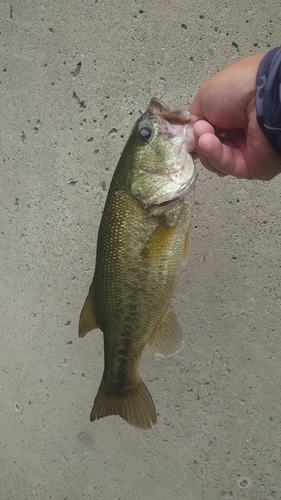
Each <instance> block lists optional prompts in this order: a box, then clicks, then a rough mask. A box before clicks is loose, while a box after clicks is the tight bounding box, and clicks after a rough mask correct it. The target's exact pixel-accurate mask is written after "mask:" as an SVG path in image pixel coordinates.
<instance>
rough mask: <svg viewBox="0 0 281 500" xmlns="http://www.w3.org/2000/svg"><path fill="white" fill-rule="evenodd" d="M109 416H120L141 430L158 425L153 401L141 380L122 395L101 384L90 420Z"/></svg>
mask: <svg viewBox="0 0 281 500" xmlns="http://www.w3.org/2000/svg"><path fill="white" fill-rule="evenodd" d="M108 415H120V417H122V418H124V419H125V420H126V421H127V422H128V423H129V424H131V425H134V426H135V427H139V428H141V429H151V427H152V425H151V424H156V421H157V416H156V410H155V405H154V402H153V399H152V397H151V394H150V392H149V390H148V388H147V387H146V385H145V384H144V382H143V381H142V380H141V379H139V382H138V383H137V384H136V385H135V386H134V387H133V388H131V389H127V390H124V391H123V392H121V393H116V392H114V391H111V390H110V389H109V387H108V386H107V385H106V384H105V383H104V382H103V381H102V382H101V385H100V388H99V390H98V393H97V395H96V399H95V402H94V406H93V409H92V413H91V417H90V420H91V421H93V420H95V419H96V418H97V419H99V418H103V417H106V416H108Z"/></svg>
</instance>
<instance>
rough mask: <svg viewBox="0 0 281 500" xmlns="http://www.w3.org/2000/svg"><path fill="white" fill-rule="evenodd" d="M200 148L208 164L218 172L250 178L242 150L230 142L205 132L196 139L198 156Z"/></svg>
mask: <svg viewBox="0 0 281 500" xmlns="http://www.w3.org/2000/svg"><path fill="white" fill-rule="evenodd" d="M200 150H201V151H202V152H203V155H204V156H205V158H206V160H207V161H208V163H209V166H211V167H212V168H213V169H215V170H217V171H219V172H220V173H223V174H225V175H234V176H235V177H238V178H241V179H250V178H251V176H250V174H249V170H248V167H247V162H246V160H245V157H244V154H243V152H242V151H241V149H239V148H236V147H235V146H234V144H232V143H231V142H225V143H223V142H221V141H220V139H219V138H218V137H216V136H215V135H214V134H211V133H206V134H203V135H201V136H200V137H199V139H198V156H199V158H200V154H199V152H200ZM205 166H206V165H205ZM207 168H208V167H207Z"/></svg>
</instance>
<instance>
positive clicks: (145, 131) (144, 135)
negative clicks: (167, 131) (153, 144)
mask: <svg viewBox="0 0 281 500" xmlns="http://www.w3.org/2000/svg"><path fill="white" fill-rule="evenodd" d="M153 132H154V130H153V129H152V128H150V127H142V128H141V129H140V130H139V140H140V142H142V143H143V144H148V143H149V142H150V141H151V139H152V138H153V136H154V133H153Z"/></svg>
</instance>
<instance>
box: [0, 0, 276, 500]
mask: <svg viewBox="0 0 281 500" xmlns="http://www.w3.org/2000/svg"><path fill="white" fill-rule="evenodd" d="M0 17H1V25H0V40H1V67H0V82H1V83H0V93H1V120H0V140H1V264H2V266H1V339H0V360H1V372H0V373H1V375H0V382H1V398H0V405H1V412H0V428H1V434H0V443H1V447H0V450H1V451H0V453H1V468H0V496H1V499H3V500H4V499H5V500H26V499H28V500H29V499H32V498H34V499H36V500H38V499H42V500H47V499H52V500H66V499H67V500H78V499H79V500H82V499H85V500H91V499H96V498H97V499H100V498H102V499H104V500H107V499H108V500H111V499H120V500H131V499H132V500H145V499H152V500H171V499H172V500H178V499H183V500H216V499H223V500H234V499H235V500H236V499H250V500H271V499H272V500H273V499H274V500H275V499H276V500H277V499H278V500H280V498H281V477H280V470H281V458H280V457H281V454H280V447H281V398H280V390H281V383H280V379H281V363H280V361H281V341H280V308H281V289H280V266H281V257H280V254H281V229H280V195H281V177H280V178H278V177H277V178H276V179H274V180H273V181H271V182H269V183H262V182H250V181H243V180H241V181H240V180H237V179H232V178H224V179H221V178H218V177H216V176H215V175H212V174H210V173H209V172H208V171H206V170H205V169H204V168H203V167H202V166H201V165H198V171H199V178H198V183H197V198H196V205H195V209H194V216H193V221H192V246H191V253H190V257H189V261H188V265H187V266H186V267H185V268H184V270H183V272H182V275H181V279H180V283H179V286H178V288H177V291H176V294H175V308H176V311H177V314H178V318H179V321H180V323H181V325H182V327H183V329H184V331H185V334H186V343H185V347H184V349H183V350H182V351H181V352H180V353H179V354H178V355H176V356H174V357H172V358H168V359H165V360H163V361H161V362H155V361H154V360H152V359H151V358H150V357H149V355H148V354H147V353H146V354H145V356H144V358H143V360H142V363H141V373H142V375H143V378H144V379H145V381H146V382H147V385H148V387H149V389H150V391H151V393H152V395H153V398H154V401H155V404H156V407H157V411H158V423H157V426H156V427H155V428H153V430H152V431H142V430H138V429H135V428H133V427H131V426H129V425H128V424H127V423H126V422H124V421H122V420H121V419H120V418H118V417H108V418H105V419H103V420H100V421H98V422H97V421H96V422H93V423H90V421H89V414H90V410H91V408H92V404H93V400H94V397H95V395H96V391H97V388H98V385H99V382H100V378H101V375H102V368H103V343H102V334H101V333H100V332H93V333H91V334H89V335H88V336H87V337H86V338H85V339H78V335H77V323H78V317H79V312H80V309H81V307H82V304H83V302H84V299H85V297H86V294H87V290H88V287H89V285H90V283H91V280H92V276H93V271H94V264H95V248H96V240H97V230H98V225H99V221H100V217H101V212H102V209H103V206H104V202H105V198H106V194H107V190H108V186H109V183H110V180H111V177H112V173H113V171H114V169H115V167H116V164H117V160H118V158H119V155H120V154H121V152H122V149H123V146H124V144H125V141H126V139H127V137H128V135H129V133H130V131H131V129H132V126H133V124H134V122H135V120H136V119H137V117H138V116H139V111H140V110H141V111H143V110H144V109H145V108H146V107H147V104H148V102H149V99H150V97H151V96H153V95H156V96H158V97H160V98H162V99H163V100H164V102H166V103H167V104H168V105H170V106H171V107H182V108H185V107H188V105H189V104H190V102H191V100H192V97H193V96H194V95H195V94H196V92H197V90H198V88H199V87H200V85H201V83H202V82H203V81H204V80H205V79H206V78H207V77H208V76H210V75H212V74H213V73H214V72H216V71H217V70H218V69H220V68H222V67H223V66H226V65H228V64H229V63H231V62H233V61H235V60H237V59H239V58H241V57H243V56H246V55H249V54H254V53H257V52H261V51H267V50H269V49H270V48H272V47H275V46H277V45H279V44H280V22H281V13H280V1H279V0H267V2H257V1H256V0H236V1H229V0H212V1H211V0H204V1H203V0H196V1H195V0H177V1H174V2H171V1H167V0H166V1H165V0H164V1H161V0H150V1H145V0H142V1H134V0H127V1H126V0H116V1H114V2H113V1H112V0H110V1H109V0H105V1H101V0H95V1H94V0H82V1H79V2H78V1H74V0H69V1H65V0H62V1H59V2H58V1H54V0H40V1H37V0H30V1H23V0H14V1H13V0H9V1H7V0H2V2H1V9H0Z"/></svg>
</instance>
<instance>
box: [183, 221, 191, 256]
mask: <svg viewBox="0 0 281 500" xmlns="http://www.w3.org/2000/svg"><path fill="white" fill-rule="evenodd" d="M189 247H190V227H189V228H188V230H187V233H186V235H185V240H184V248H183V256H182V264H183V265H184V264H186V262H187V257H188V252H189Z"/></svg>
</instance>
